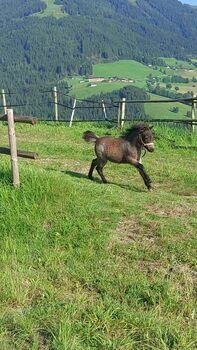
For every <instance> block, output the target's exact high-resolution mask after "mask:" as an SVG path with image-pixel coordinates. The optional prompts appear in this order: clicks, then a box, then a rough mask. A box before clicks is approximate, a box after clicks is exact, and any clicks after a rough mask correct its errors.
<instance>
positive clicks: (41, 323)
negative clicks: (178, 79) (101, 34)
mask: <svg viewBox="0 0 197 350" xmlns="http://www.w3.org/2000/svg"><path fill="white" fill-rule="evenodd" d="M87 129H89V130H93V131H94V132H95V133H96V134H97V135H104V134H106V133H108V134H111V135H113V136H118V135H120V132H119V131H118V130H117V129H116V128H112V127H111V126H110V125H106V126H104V125H102V124H101V125H100V124H77V125H76V124H74V126H73V127H72V128H69V127H68V125H66V124H47V123H45V124H44V123H43V124H38V125H36V126H29V125H19V124H17V125H16V134H17V142H18V148H19V149H25V150H30V151H35V152H38V153H39V158H38V159H37V160H35V161H31V160H27V159H26V160H25V159H20V160H19V166H20V178H21V187H20V188H18V189H17V190H14V189H13V188H12V185H11V175H10V161H9V157H8V156H4V155H0V162H1V169H0V235H1V240H0V244H1V255H0V264H1V269H0V283H1V289H0V300H1V307H0V320H1V322H0V349H2V350H3V349H5V350H147V349H152V350H186V349H187V350H195V349H196V348H197V333H196V326H197V315H196V306H197V305H196V282H197V280H196V275H197V259H196V249H197V239H196V229H197V219H196V218H197V202H196V198H197V185H196V164H197V156H196V151H195V150H194V149H192V148H190V147H197V138H196V134H195V135H193V136H192V135H191V133H190V131H189V130H187V129H184V128H178V129H174V128H173V127H167V126H160V127H158V126H155V128H154V139H155V145H156V150H155V152H154V153H151V154H149V153H147V154H146V155H145V157H144V158H143V163H144V166H145V168H146V170H147V172H148V174H149V175H150V177H151V178H152V180H153V184H154V191H153V192H152V193H149V192H147V190H146V188H145V186H144V184H143V181H142V179H141V178H140V175H139V174H138V173H137V171H136V169H134V168H132V167H131V166H129V165H117V164H112V163H110V164H107V165H106V168H105V170H104V172H105V175H106V177H107V178H108V180H109V181H110V183H109V184H107V185H103V184H102V183H101V182H100V179H99V177H98V175H97V173H95V174H94V176H95V181H90V180H88V178H87V173H88V170H89V166H90V162H91V160H92V158H94V149H93V148H94V147H93V145H90V144H87V143H85V142H84V141H83V140H82V133H83V132H84V131H85V130H87ZM0 133H1V146H6V145H7V126H6V125H5V124H4V125H2V124H1V125H0ZM170 140H175V142H176V144H177V145H178V146H182V147H183V146H185V149H179V148H177V149H174V148H172V147H171V141H170Z"/></svg>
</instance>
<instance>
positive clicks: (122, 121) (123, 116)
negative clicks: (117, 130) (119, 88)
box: [121, 97, 126, 129]
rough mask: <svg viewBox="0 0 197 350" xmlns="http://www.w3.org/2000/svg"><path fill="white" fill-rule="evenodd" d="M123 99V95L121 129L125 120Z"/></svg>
mask: <svg viewBox="0 0 197 350" xmlns="http://www.w3.org/2000/svg"><path fill="white" fill-rule="evenodd" d="M125 101H126V98H124V97H123V99H122V113H121V129H122V128H123V127H124V120H125V106H126V104H125Z"/></svg>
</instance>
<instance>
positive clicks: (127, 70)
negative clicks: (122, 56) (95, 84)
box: [93, 60, 162, 83]
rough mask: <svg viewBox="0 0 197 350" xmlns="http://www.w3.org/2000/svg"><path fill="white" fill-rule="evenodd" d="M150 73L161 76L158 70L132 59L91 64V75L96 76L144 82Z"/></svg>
mask: <svg viewBox="0 0 197 350" xmlns="http://www.w3.org/2000/svg"><path fill="white" fill-rule="evenodd" d="M149 74H152V75H153V76H159V77H160V76H162V73H161V72H160V71H158V70H155V69H153V68H150V67H148V66H145V65H143V64H142V63H139V62H137V61H134V60H121V61H115V62H110V63H99V64H95V65H94V66H93V75H94V76H96V77H106V78H108V77H119V78H129V79H134V80H135V79H137V80H143V81H144V83H145V80H146V77H147V76H148V75H149Z"/></svg>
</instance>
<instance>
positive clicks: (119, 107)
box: [118, 102, 122, 129]
mask: <svg viewBox="0 0 197 350" xmlns="http://www.w3.org/2000/svg"><path fill="white" fill-rule="evenodd" d="M121 110H122V102H119V104H118V129H120V118H121Z"/></svg>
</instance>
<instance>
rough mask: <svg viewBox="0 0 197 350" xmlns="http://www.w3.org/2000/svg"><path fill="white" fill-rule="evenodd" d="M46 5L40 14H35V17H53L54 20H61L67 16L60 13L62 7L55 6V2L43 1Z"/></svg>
mask: <svg viewBox="0 0 197 350" xmlns="http://www.w3.org/2000/svg"><path fill="white" fill-rule="evenodd" d="M43 2H45V3H46V5H47V7H46V9H45V10H44V11H43V12H42V13H37V14H36V16H39V17H46V16H53V17H56V18H61V17H65V16H67V14H66V13H65V12H62V10H61V8H62V6H60V5H56V4H55V0H43Z"/></svg>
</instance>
